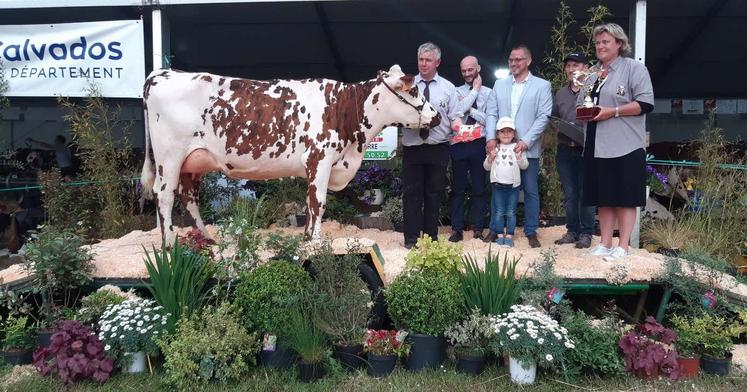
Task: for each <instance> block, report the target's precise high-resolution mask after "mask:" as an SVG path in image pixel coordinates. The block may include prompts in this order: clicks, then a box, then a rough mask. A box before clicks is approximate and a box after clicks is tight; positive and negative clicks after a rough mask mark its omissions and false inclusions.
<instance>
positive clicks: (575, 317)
mask: <svg viewBox="0 0 747 392" xmlns="http://www.w3.org/2000/svg"><path fill="white" fill-rule="evenodd" d="M562 325H563V327H565V328H566V329H568V335H569V336H570V338H571V339H572V340H573V342H574V343H575V345H576V347H575V348H574V349H573V350H569V351H568V353H567V356H566V359H567V361H568V364H567V366H566V369H565V370H566V372H568V373H570V374H572V375H574V376H578V375H579V374H580V373H581V372H582V371H584V370H586V371H592V372H594V373H596V374H598V375H601V376H614V375H619V374H622V373H623V372H624V371H625V364H624V362H623V358H622V355H620V349H619V347H618V345H617V344H618V341H619V340H620V338H621V337H622V332H621V329H620V325H619V323H618V320H617V319H615V318H612V317H608V318H605V319H603V320H602V321H601V323H599V324H596V325H594V324H592V319H591V317H589V315H587V314H586V313H584V312H582V311H580V310H579V311H577V312H572V313H570V314H569V315H567V316H566V317H564V319H563V323H562Z"/></svg>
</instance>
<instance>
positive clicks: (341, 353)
mask: <svg viewBox="0 0 747 392" xmlns="http://www.w3.org/2000/svg"><path fill="white" fill-rule="evenodd" d="M332 357H333V358H335V359H337V360H338V361H340V364H341V365H342V368H343V369H345V370H347V371H349V372H352V371H355V370H356V369H360V368H362V367H363V364H364V360H363V345H362V344H356V345H353V346H346V345H341V344H335V345H334V346H333V347H332Z"/></svg>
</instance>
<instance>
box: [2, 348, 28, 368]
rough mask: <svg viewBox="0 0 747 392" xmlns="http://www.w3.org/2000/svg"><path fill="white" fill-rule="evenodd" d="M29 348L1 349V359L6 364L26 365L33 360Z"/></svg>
mask: <svg viewBox="0 0 747 392" xmlns="http://www.w3.org/2000/svg"><path fill="white" fill-rule="evenodd" d="M32 353H33V351H32V350H31V349H11V350H7V351H3V359H5V363H7V364H8V365H28V364H30V363H33V362H34V359H33V357H32Z"/></svg>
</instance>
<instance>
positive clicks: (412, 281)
mask: <svg viewBox="0 0 747 392" xmlns="http://www.w3.org/2000/svg"><path fill="white" fill-rule="evenodd" d="M386 301H387V304H388V312H389V315H390V317H391V319H392V321H393V322H394V324H395V325H397V326H398V327H399V328H400V329H405V330H407V331H408V335H407V340H408V342H410V343H411V344H412V348H411V349H410V352H409V355H408V356H407V359H406V361H405V365H406V367H407V369H408V370H411V371H418V370H422V369H429V368H430V369H433V368H437V367H438V366H440V365H441V363H442V362H443V360H444V357H445V350H446V341H445V339H444V337H443V333H444V331H445V330H446V328H447V327H449V326H451V325H453V324H454V323H456V322H457V321H458V320H459V318H460V317H461V315H462V309H463V304H464V295H463V293H462V289H461V285H460V282H459V277H458V276H457V275H456V274H454V273H440V272H438V271H437V270H434V269H423V268H418V269H411V270H408V271H405V272H403V273H401V274H400V275H399V276H397V278H395V279H394V281H393V282H392V284H391V285H390V286H389V288H388V289H387V290H386Z"/></svg>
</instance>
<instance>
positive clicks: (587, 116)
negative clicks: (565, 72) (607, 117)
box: [573, 64, 607, 121]
mask: <svg viewBox="0 0 747 392" xmlns="http://www.w3.org/2000/svg"><path fill="white" fill-rule="evenodd" d="M594 75H595V76H596V79H593V78H592V76H594ZM606 77H607V75H606V72H605V70H603V69H602V67H601V66H599V65H597V64H595V65H593V66H591V67H590V68H589V69H587V70H580V71H574V72H573V85H574V86H576V87H579V88H581V90H582V91H583V93H584V103H583V104H581V107H579V108H577V109H576V119H578V120H583V121H588V120H591V119H592V118H594V117H596V116H597V114H599V112H600V111H601V110H602V109H601V108H600V107H598V106H596V105H594V101H593V100H592V99H591V90H592V89H593V88H594V82H595V81H596V80H598V79H600V78H606ZM602 83H604V81H602Z"/></svg>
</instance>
